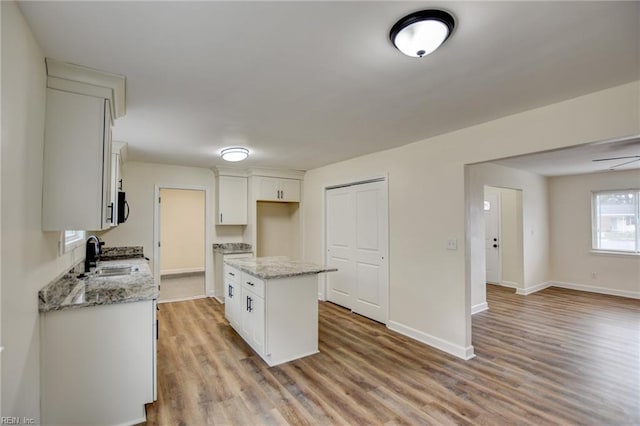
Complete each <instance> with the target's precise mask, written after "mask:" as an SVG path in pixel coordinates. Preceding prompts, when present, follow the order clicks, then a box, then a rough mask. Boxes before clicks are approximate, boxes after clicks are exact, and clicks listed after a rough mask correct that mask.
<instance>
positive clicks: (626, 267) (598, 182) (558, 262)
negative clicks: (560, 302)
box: [549, 170, 640, 298]
mask: <svg viewBox="0 0 640 426" xmlns="http://www.w3.org/2000/svg"><path fill="white" fill-rule="evenodd" d="M638 188H640V170H630V171H617V172H603V173H592V174H587V175H577V176H559V177H553V178H550V181H549V195H550V201H551V258H552V262H551V271H552V277H553V280H554V281H557V282H559V283H561V284H562V285H563V286H569V287H574V288H578V289H583V290H591V291H598V292H605V293H610V294H618V295H621V296H627V297H636V298H640V256H633V255H607V254H596V253H592V252H591V191H601V190H608V189H638ZM592 272H595V273H596V277H595V278H594V277H592V275H591V274H592Z"/></svg>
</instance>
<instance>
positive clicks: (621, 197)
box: [593, 189, 640, 253]
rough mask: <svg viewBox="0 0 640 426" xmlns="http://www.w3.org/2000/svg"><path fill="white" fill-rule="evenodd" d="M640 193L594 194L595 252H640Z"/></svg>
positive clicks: (610, 192)
mask: <svg viewBox="0 0 640 426" xmlns="http://www.w3.org/2000/svg"><path fill="white" fill-rule="evenodd" d="M638 198H640V190H637V189H634V190H625V191H606V192H594V193H593V249H594V250H603V251H616V252H623V253H640V230H639V229H638V222H640V220H639V218H640V203H639V202H638Z"/></svg>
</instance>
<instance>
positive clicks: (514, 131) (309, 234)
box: [302, 82, 640, 357]
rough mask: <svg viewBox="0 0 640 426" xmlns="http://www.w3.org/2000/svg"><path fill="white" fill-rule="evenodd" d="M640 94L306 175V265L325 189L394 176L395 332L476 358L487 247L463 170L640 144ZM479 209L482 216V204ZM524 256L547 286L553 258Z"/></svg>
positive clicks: (562, 107)
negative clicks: (603, 144) (476, 303)
mask: <svg viewBox="0 0 640 426" xmlns="http://www.w3.org/2000/svg"><path fill="white" fill-rule="evenodd" d="M639 89H640V86H639V84H638V82H634V83H631V84H627V85H623V86H619V87H615V88H612V89H608V90H604V91H601V92H596V93H593V94H590V95H586V96H582V97H579V98H575V99H572V100H568V101H565V102H561V103H557V104H553V105H549V106H546V107H543V108H538V109H535V110H531V111H527V112H524V113H520V114H516V115H512V116H508V117H504V118H501V119H499V120H495V121H491V122H488V123H484V124H480V125H477V126H473V127H469V128H466V129H462V130H459V131H456V132H452V133H448V134H445V135H441V136H436V137H433V138H430V139H427V140H424V141H421V142H416V143H413V144H410V145H406V146H403V147H400V148H396V149H391V150H387V151H383V152H378V153H374V154H370V155H365V156H362V157H357V158H354V159H351V160H348V161H343V162H339V163H336V164H331V165H328V166H325V167H321V168H318V169H314V170H310V171H308V172H307V173H306V175H305V180H304V188H303V189H304V190H303V197H304V198H303V204H302V205H303V232H304V235H303V242H304V243H303V258H304V259H306V260H309V261H316V262H324V261H325V258H324V188H325V187H326V186H329V185H334V184H339V183H342V182H352V181H357V180H361V179H363V178H367V177H371V176H380V175H385V174H387V173H388V176H389V232H390V238H389V242H390V323H389V325H390V327H392V328H394V329H397V330H401V331H402V332H404V333H406V334H410V335H412V336H414V337H416V338H419V339H421V340H423V341H426V342H429V343H430V344H432V345H435V346H437V347H440V348H442V349H444V350H447V351H449V352H451V353H455V354H456V355H458V356H462V357H468V356H471V354H472V351H473V348H472V346H471V319H470V318H471V315H470V310H471V283H472V281H473V282H477V277H478V275H480V282H483V281H484V276H483V275H484V266H482V268H481V269H479V266H478V267H475V268H472V267H471V263H472V262H475V261H476V259H478V258H479V257H481V260H482V263H483V264H484V255H482V254H479V253H482V252H483V251H484V247H483V244H484V242H483V241H481V242H480V246H479V247H477V246H476V245H474V244H475V239H477V238H478V236H479V235H478V234H480V232H479V231H474V228H475V227H476V226H477V223H472V217H473V214H472V209H471V207H472V203H471V202H470V201H469V202H468V201H467V199H466V197H465V187H467V191H470V190H471V188H472V187H473V185H471V182H469V181H468V180H466V179H465V164H470V163H478V162H483V161H490V160H493V159H496V158H503V157H507V156H512V155H518V154H526V153H532V152H537V151H540V150H546V149H552V148H559V147H566V146H571V145H576V144H582V143H588V142H593V141H598V140H606V139H610V138H616V137H623V136H629V135H635V134H638V133H640V123H639V121H638V115H639V114H640V110H639V108H640V102H638V100H639V98H638V94H639V93H640V90H639ZM487 183H488V184H490V182H487ZM482 185H484V183H483V184H482ZM480 193H482V188H480ZM471 198H473V197H471ZM523 202H525V201H523ZM475 208H476V207H475V206H474V209H475ZM477 209H478V210H479V211H480V212H481V211H482V197H481V196H480V197H479V198H478V205H477ZM525 210H526V208H525ZM545 211H546V210H545ZM465 212H467V214H465ZM480 223H482V222H480ZM531 232H533V233H534V235H532V237H534V238H540V239H541V240H543V239H544V234H542V235H539V234H536V232H537V229H531V228H529V227H527V225H526V224H525V233H528V234H529V235H530V233H531ZM482 234H484V233H483V232H482ZM449 238H457V240H458V250H457V251H451V250H447V249H446V243H447V239H449ZM527 256H532V258H533V259H532V262H533V263H541V264H542V266H543V268H542V272H538V271H529V272H527V271H526V270H525V274H527V273H530V274H531V275H532V277H537V276H539V279H535V280H534V279H532V281H538V280H544V279H545V278H546V274H547V271H546V269H545V268H544V262H545V257H546V256H547V253H540V254H536V253H529V252H526V251H525V257H527ZM472 269H473V270H472ZM479 271H481V272H482V274H479ZM472 276H473V278H472Z"/></svg>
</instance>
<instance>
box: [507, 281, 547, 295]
mask: <svg viewBox="0 0 640 426" xmlns="http://www.w3.org/2000/svg"><path fill="white" fill-rule="evenodd" d="M552 285H553V282H552V281H546V282H543V283H540V284H536V285H534V286H531V287H527V288H519V289H517V290H516V294H521V295H523V296H526V295H528V294H531V293H535V292H536V291H540V290H544V289H545V288H548V287H551V286H552Z"/></svg>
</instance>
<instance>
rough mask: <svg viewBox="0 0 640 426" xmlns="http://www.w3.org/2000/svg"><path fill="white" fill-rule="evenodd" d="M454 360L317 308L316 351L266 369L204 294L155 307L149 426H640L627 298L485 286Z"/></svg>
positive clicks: (639, 308) (638, 331)
mask: <svg viewBox="0 0 640 426" xmlns="http://www.w3.org/2000/svg"><path fill="white" fill-rule="evenodd" d="M487 298H488V303H489V306H490V310H489V311H485V312H482V313H479V314H476V315H474V317H473V345H474V347H475V353H476V358H474V359H472V360H470V361H463V360H460V359H458V358H455V357H453V356H450V355H447V354H446V353H444V352H440V351H438V350H436V349H432V348H430V347H428V346H426V345H423V344H420V343H417V342H415V341H413V340H411V339H409V338H406V337H404V336H402V335H399V334H397V333H394V332H391V331H389V330H388V329H386V328H385V327H384V326H383V325H381V324H379V323H376V322H374V321H371V320H368V319H366V318H363V317H361V316H358V315H355V314H352V313H350V312H349V311H347V310H345V309H343V308H340V307H338V306H336V305H333V304H330V303H326V302H322V303H320V310H319V311H320V324H319V338H320V342H319V344H320V353H319V354H317V355H313V356H310V357H306V358H303V359H300V360H297V361H294V362H290V363H287V364H283V365H280V366H277V367H272V368H268V367H267V365H266V364H265V363H264V362H263V361H262V360H261V359H260V358H259V357H258V356H257V355H255V354H254V353H253V352H252V350H251V349H250V348H249V347H248V345H246V344H245V343H244V341H243V340H242V339H241V338H240V337H239V336H238V335H237V334H236V333H235V331H233V330H232V329H231V327H230V326H229V325H228V324H227V322H226V320H225V319H224V306H223V305H220V304H219V303H218V302H217V301H215V300H214V299H199V300H192V301H186V302H176V303H166V304H162V305H160V309H161V310H160V312H159V319H160V340H159V342H158V401H156V402H155V403H153V404H149V405H148V406H147V423H148V424H149V425H207V424H223V425H225V424H226V425H263V424H264V425H271V424H274V425H280V424H282V425H286V424H289V425H334V424H335V425H354V424H357V425H365V424H367V425H376V424H385V425H404V424H421V425H422V424H433V425H441V424H444V425H446V424H477V425H497V424H499V425H503V424H522V425H525V424H531V425H546V424H585V425H634V424H635V425H637V424H640V408H639V407H640V402H639V395H640V367H639V364H640V301H639V300H632V299H624V298H619V297H612V296H604V295H598V294H593V293H583V292H577V291H572V290H563V289H556V288H549V289H546V290H543V291H541V292H538V293H535V294H532V295H529V296H519V295H516V294H514V293H513V290H511V289H506V288H502V287H497V286H488V293H487Z"/></svg>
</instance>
